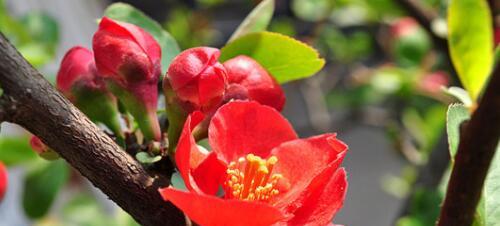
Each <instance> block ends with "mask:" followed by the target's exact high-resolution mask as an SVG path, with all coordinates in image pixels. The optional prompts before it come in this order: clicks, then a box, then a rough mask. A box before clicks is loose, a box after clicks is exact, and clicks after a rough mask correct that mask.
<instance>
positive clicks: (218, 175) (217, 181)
mask: <svg viewBox="0 0 500 226" xmlns="http://www.w3.org/2000/svg"><path fill="white" fill-rule="evenodd" d="M226 170H227V167H226V164H225V163H224V162H222V161H221V160H219V159H218V158H217V154H215V152H212V153H210V154H209V155H208V156H207V157H206V158H205V160H204V161H203V162H201V163H200V164H199V166H198V167H196V168H195V169H194V170H193V171H192V175H193V178H194V180H195V181H196V184H197V185H198V186H199V187H200V189H201V190H202V191H204V192H205V193H206V194H209V195H215V194H217V191H218V190H219V187H220V185H221V184H222V183H224V179H225V176H226Z"/></svg>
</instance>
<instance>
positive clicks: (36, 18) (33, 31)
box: [21, 12, 59, 53]
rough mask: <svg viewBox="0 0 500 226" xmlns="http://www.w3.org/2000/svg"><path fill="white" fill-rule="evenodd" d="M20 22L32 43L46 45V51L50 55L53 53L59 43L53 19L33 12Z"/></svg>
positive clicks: (57, 29) (56, 27)
mask: <svg viewBox="0 0 500 226" xmlns="http://www.w3.org/2000/svg"><path fill="white" fill-rule="evenodd" d="M21 22H22V23H23V25H24V26H25V28H26V29H27V30H28V32H29V33H30V36H31V37H32V38H33V39H34V41H36V42H39V43H40V44H43V45H46V46H47V47H48V48H47V49H48V50H50V51H51V52H52V53H53V52H55V47H56V45H57V43H58V41H59V27H58V24H57V21H56V20H55V19H54V18H53V17H51V16H49V15H47V14H44V13H40V12H34V13H30V14H27V15H26V16H24V17H23V18H22V19H21Z"/></svg>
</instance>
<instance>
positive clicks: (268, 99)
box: [224, 56, 285, 111]
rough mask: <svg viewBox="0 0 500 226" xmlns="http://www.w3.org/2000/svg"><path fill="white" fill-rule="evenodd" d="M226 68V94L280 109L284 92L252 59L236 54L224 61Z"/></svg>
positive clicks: (283, 99) (283, 101) (283, 102)
mask: <svg viewBox="0 0 500 226" xmlns="http://www.w3.org/2000/svg"><path fill="white" fill-rule="evenodd" d="M224 67H225V68H226V70H227V80H228V84H229V85H228V89H227V91H226V96H227V97H229V98H234V99H249V100H255V101H257V102H259V103H261V104H265V105H268V106H271V107H273V108H276V110H278V111H281V110H282V109H283V105H284V104H285V94H284V93H283V90H282V89H281V86H280V85H279V84H278V83H277V82H276V80H275V79H274V78H273V77H272V76H271V75H270V74H269V73H268V72H267V71H266V69H264V68H263V67H262V66H260V64H259V63H258V62H257V61H255V60H254V59H252V58H250V57H247V56H237V57H235V58H233V59H230V60H228V61H226V62H225V63H224ZM229 98H227V99H229Z"/></svg>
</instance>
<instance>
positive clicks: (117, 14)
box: [104, 3, 180, 74]
mask: <svg viewBox="0 0 500 226" xmlns="http://www.w3.org/2000/svg"><path fill="white" fill-rule="evenodd" d="M104 15H105V16H107V17H109V18H111V19H114V20H119V21H123V22H127V23H132V24H135V25H137V26H139V27H141V28H143V29H144V30H146V31H147V32H149V33H150V34H151V35H152V36H153V37H154V38H155V39H156V41H157V42H158V43H159V44H160V46H161V50H162V51H161V52H162V57H161V58H162V60H161V65H162V74H164V73H165V72H166V71H167V69H168V66H169V65H170V62H171V61H172V59H173V58H174V57H175V56H177V55H178V54H179V53H180V49H179V46H178V45H177V42H176V41H175V39H174V38H173V37H172V36H171V35H170V34H169V33H168V32H166V31H165V30H163V28H162V27H161V26H160V24H158V22H156V21H154V20H153V19H151V18H150V17H148V16H146V15H145V14H144V13H143V12H141V11H139V10H138V9H136V8H134V7H133V6H131V5H128V4H125V3H114V4H112V5H110V6H109V7H108V8H106V10H105V11H104Z"/></svg>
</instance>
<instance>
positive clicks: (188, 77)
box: [164, 47, 226, 112]
mask: <svg viewBox="0 0 500 226" xmlns="http://www.w3.org/2000/svg"><path fill="white" fill-rule="evenodd" d="M219 56H220V51H219V50H218V49H215V48H209V47H197V48H191V49H188V50H185V51H183V52H182V53H181V54H179V55H178V56H177V57H175V58H174V60H173V61H172V64H170V67H169V68H168V73H167V76H165V79H164V86H165V89H166V90H167V89H169V88H170V87H169V86H168V84H170V86H171V88H172V89H173V91H174V92H175V94H176V96H177V98H178V99H179V102H180V104H181V105H182V107H183V108H184V109H185V110H186V111H187V112H192V111H194V110H202V111H209V110H212V109H213V108H214V107H217V106H218V105H219V104H220V102H221V100H222V96H223V95H224V90H225V85H226V70H225V69H224V67H223V66H222V64H221V63H219V62H218V61H217V60H218V58H219ZM167 79H168V81H167ZM166 95H167V94H166Z"/></svg>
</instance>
